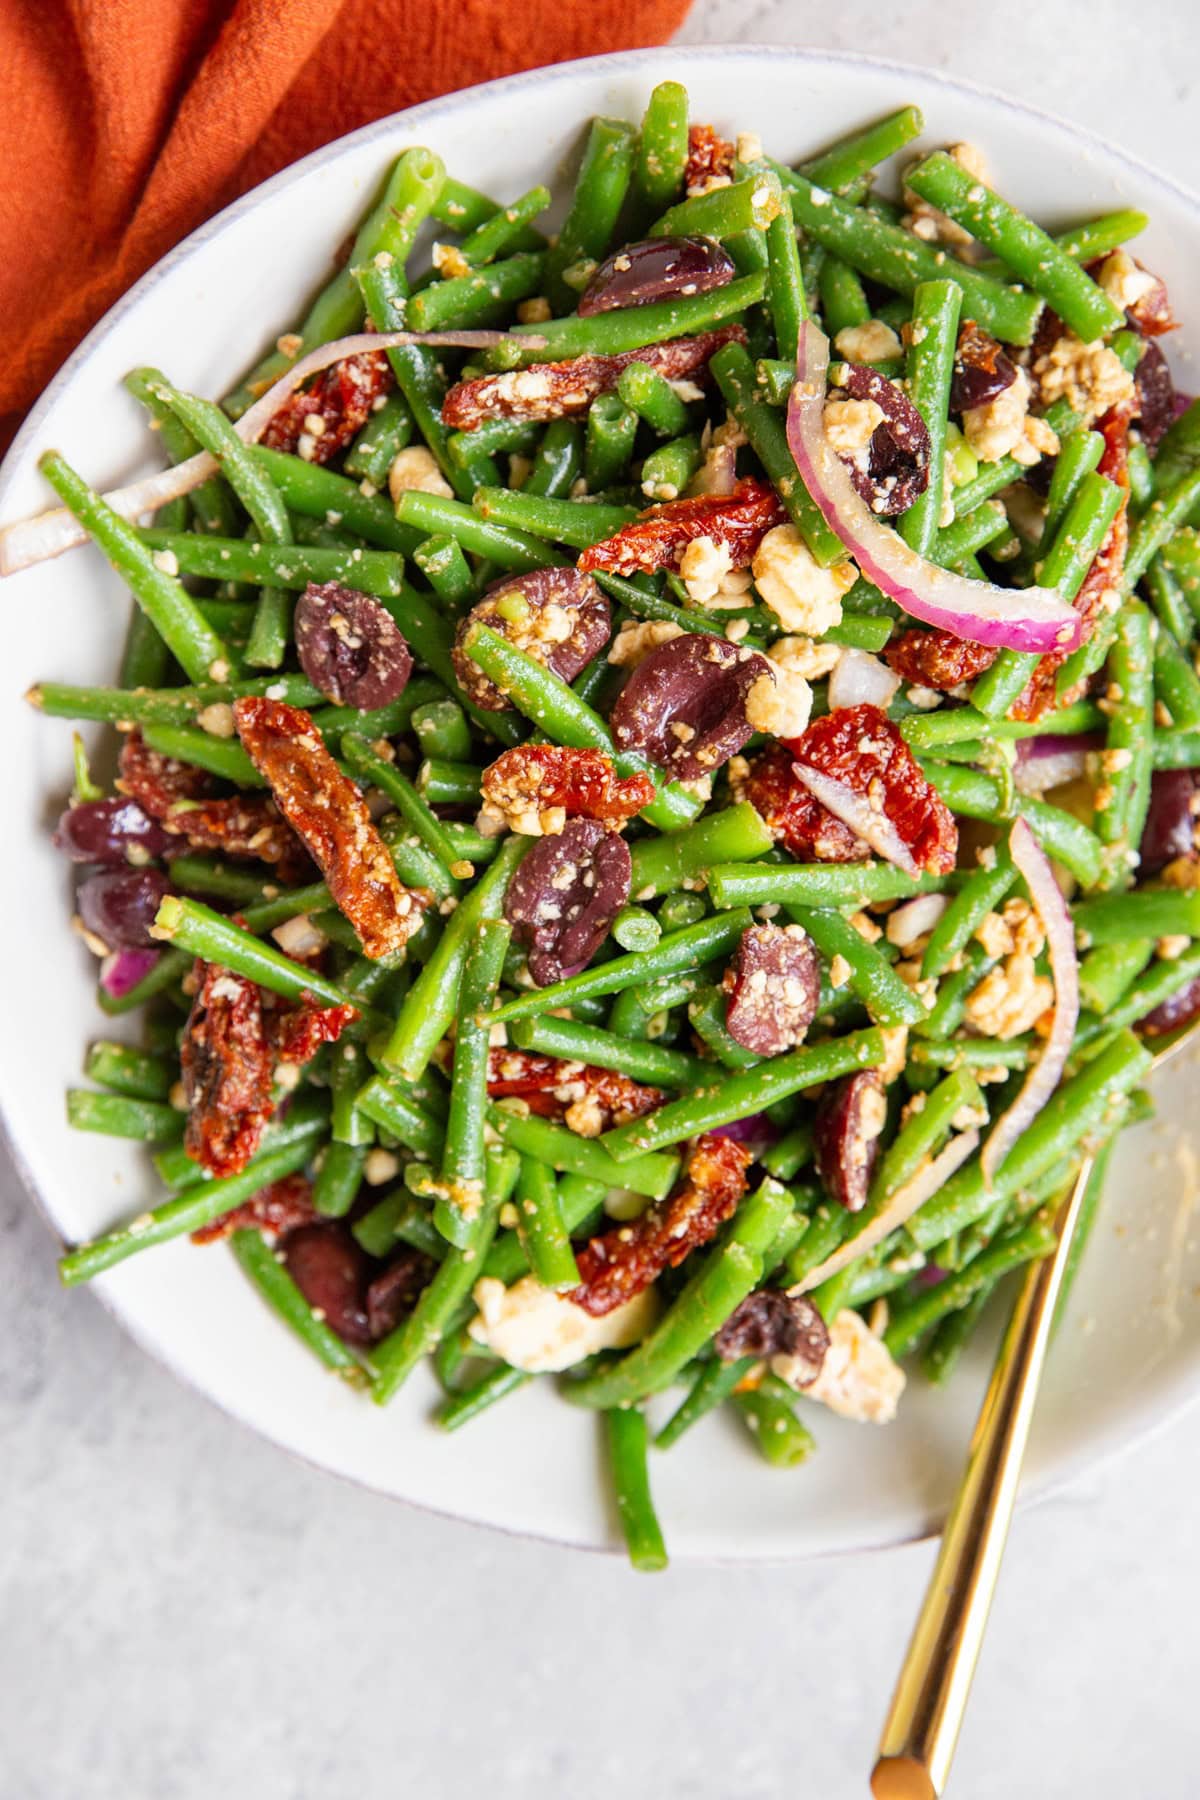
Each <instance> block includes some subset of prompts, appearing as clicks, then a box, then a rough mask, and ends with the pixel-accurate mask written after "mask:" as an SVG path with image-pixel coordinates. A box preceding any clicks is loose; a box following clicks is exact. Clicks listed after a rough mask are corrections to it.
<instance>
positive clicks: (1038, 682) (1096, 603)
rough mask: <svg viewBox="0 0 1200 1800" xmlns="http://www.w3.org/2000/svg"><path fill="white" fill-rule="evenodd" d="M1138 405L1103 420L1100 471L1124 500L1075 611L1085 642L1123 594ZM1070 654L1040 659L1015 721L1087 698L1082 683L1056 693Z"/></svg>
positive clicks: (1116, 408) (1018, 704) (1128, 404)
mask: <svg viewBox="0 0 1200 1800" xmlns="http://www.w3.org/2000/svg"><path fill="white" fill-rule="evenodd" d="M1134 405H1135V403H1134V402H1130V401H1125V402H1123V403H1122V404H1121V405H1119V406H1113V407H1110V408H1109V410H1108V411H1107V412H1106V413H1105V414H1104V417H1103V418H1102V419H1100V420H1098V421H1097V430H1099V431H1100V432H1101V433H1102V434H1103V437H1104V449H1103V452H1102V453H1101V456H1100V461H1099V463H1098V465H1097V468H1098V472H1099V473H1100V474H1101V475H1107V477H1108V479H1109V480H1110V481H1115V482H1116V484H1117V486H1118V487H1119V488H1120V489H1121V490H1122V493H1123V495H1124V498H1123V499H1122V501H1121V505H1120V509H1119V511H1118V512H1117V516H1116V518H1115V519H1114V520H1113V522H1112V525H1111V527H1110V528H1109V533H1108V536H1107V537H1106V538H1105V540H1104V542H1103V544H1101V546H1100V549H1099V551H1098V553H1097V555H1096V556H1095V558H1094V559H1093V562H1092V566H1091V568H1090V569H1089V570H1088V572H1087V574H1086V575H1085V576H1084V578H1083V586H1082V587H1081V588H1080V590H1079V592H1078V593H1077V594H1076V596H1075V600H1074V607H1075V611H1076V612H1077V613H1078V614H1079V616H1080V618H1081V619H1082V620H1083V640H1082V641H1083V642H1084V643H1086V642H1087V640H1088V638H1090V637H1091V635H1092V633H1093V631H1094V630H1095V629H1096V625H1097V622H1098V620H1099V619H1100V616H1101V614H1102V613H1103V612H1104V611H1105V601H1106V597H1107V596H1108V595H1109V594H1115V593H1118V592H1119V591H1120V586H1121V576H1122V573H1123V571H1124V568H1125V552H1126V550H1127V548H1128V545H1129V426H1130V421H1131V419H1132V417H1133V413H1134ZM1069 654H1070V652H1069V651H1066V650H1048V651H1047V652H1046V654H1045V656H1043V657H1042V658H1041V659H1040V661H1039V662H1038V664H1037V667H1036V668H1035V669H1034V671H1033V674H1032V675H1031V676H1030V677H1029V680H1028V682H1027V683H1026V685H1025V688H1024V691H1023V692H1022V693H1021V694H1019V695H1018V697H1017V699H1016V700H1015V701H1014V702H1013V705H1012V707H1011V709H1010V711H1011V715H1012V717H1013V718H1014V719H1040V718H1041V716H1042V714H1043V713H1045V712H1050V711H1052V710H1053V709H1054V708H1055V707H1058V706H1069V705H1071V704H1072V702H1073V701H1075V700H1078V699H1080V698H1081V697H1082V695H1083V692H1084V687H1085V684H1084V683H1082V682H1080V683H1077V684H1076V686H1075V687H1073V688H1072V689H1071V691H1070V692H1069V693H1066V694H1061V695H1060V694H1058V693H1057V691H1056V685H1057V676H1058V671H1059V669H1060V667H1061V666H1062V664H1063V663H1064V662H1065V661H1066V660H1067V657H1068V655H1069Z"/></svg>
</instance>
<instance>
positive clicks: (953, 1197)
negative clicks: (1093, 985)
mask: <svg viewBox="0 0 1200 1800" xmlns="http://www.w3.org/2000/svg"><path fill="white" fill-rule="evenodd" d="M1149 1066H1150V1055H1149V1052H1148V1051H1146V1050H1143V1049H1142V1047H1141V1045H1140V1044H1139V1043H1138V1041H1137V1039H1136V1038H1134V1037H1133V1036H1132V1035H1131V1034H1130V1033H1129V1032H1127V1031H1120V1032H1118V1033H1117V1034H1116V1036H1115V1037H1114V1038H1113V1041H1112V1042H1111V1043H1110V1044H1109V1045H1108V1047H1107V1048H1106V1049H1104V1050H1102V1051H1101V1052H1100V1054H1099V1055H1097V1056H1096V1057H1095V1058H1094V1059H1093V1060H1092V1061H1091V1062H1089V1063H1086V1064H1085V1065H1084V1067H1083V1068H1082V1069H1080V1070H1079V1072H1078V1073H1077V1074H1075V1075H1073V1076H1072V1077H1071V1078H1070V1079H1069V1080H1068V1081H1066V1082H1064V1083H1063V1084H1062V1085H1061V1086H1060V1087H1059V1088H1058V1090H1057V1091H1056V1092H1055V1093H1054V1094H1053V1095H1052V1096H1051V1098H1050V1099H1049V1101H1047V1103H1046V1105H1045V1106H1044V1107H1043V1108H1042V1110H1041V1112H1040V1113H1039V1114H1038V1116H1037V1118H1036V1119H1035V1120H1034V1121H1033V1123H1032V1124H1031V1125H1030V1126H1029V1128H1028V1130H1027V1131H1026V1132H1025V1133H1024V1134H1023V1136H1022V1137H1021V1138H1020V1139H1018V1141H1017V1143H1016V1144H1015V1145H1014V1146H1013V1148H1012V1149H1011V1150H1010V1151H1009V1153H1008V1155H1007V1156H1006V1157H1005V1159H1004V1161H1003V1162H1002V1163H1001V1165H1000V1167H999V1168H998V1169H996V1170H994V1171H993V1173H992V1180H991V1185H990V1187H989V1186H988V1184H987V1182H986V1181H985V1180H984V1176H983V1171H982V1168H981V1167H980V1164H979V1162H978V1160H973V1161H972V1162H970V1163H968V1164H966V1166H965V1167H964V1168H962V1169H959V1170H958V1172H957V1174H955V1175H952V1176H951V1177H950V1180H949V1181H948V1182H947V1183H946V1184H945V1186H944V1187H943V1188H942V1189H941V1191H940V1193H938V1194H937V1195H936V1196H935V1197H934V1198H933V1199H932V1200H930V1201H929V1202H928V1203H927V1204H926V1205H925V1206H923V1207H922V1208H921V1210H920V1211H919V1212H918V1213H916V1214H914V1216H913V1217H912V1219H910V1220H909V1223H908V1231H909V1234H910V1236H911V1237H912V1239H913V1241H914V1242H915V1243H916V1245H917V1247H918V1249H921V1250H931V1249H932V1248H933V1247H934V1245H935V1244H939V1243H941V1242H942V1241H943V1240H944V1239H945V1238H948V1237H951V1236H952V1235H953V1234H954V1233H955V1232H956V1231H961V1230H963V1229H964V1228H965V1227H966V1226H969V1225H973V1224H974V1223H975V1222H976V1220H978V1219H981V1218H982V1217H983V1216H984V1214H985V1213H987V1212H989V1211H990V1210H991V1208H992V1206H993V1205H994V1204H996V1203H997V1202H999V1201H1001V1200H1003V1199H1005V1198H1006V1197H1010V1196H1012V1195H1013V1194H1016V1193H1018V1192H1019V1191H1020V1190H1021V1189H1022V1188H1025V1187H1028V1186H1029V1184H1030V1183H1031V1182H1033V1181H1036V1180H1037V1179H1038V1177H1039V1176H1040V1175H1043V1174H1045V1173H1046V1171H1047V1170H1048V1169H1050V1168H1052V1167H1053V1165H1054V1164H1055V1163H1057V1162H1059V1161H1060V1160H1061V1159H1062V1158H1063V1157H1064V1156H1065V1155H1067V1153H1068V1152H1069V1151H1071V1150H1072V1149H1074V1147H1075V1145H1077V1144H1079V1143H1081V1142H1082V1141H1083V1139H1084V1138H1085V1137H1086V1136H1087V1135H1088V1133H1089V1132H1092V1131H1094V1130H1095V1129H1096V1128H1097V1126H1098V1125H1100V1124H1101V1123H1102V1122H1103V1120H1104V1119H1105V1117H1106V1116H1107V1114H1108V1112H1109V1110H1110V1109H1111V1108H1112V1106H1113V1105H1114V1104H1115V1103H1116V1102H1117V1101H1118V1100H1119V1099H1120V1097H1121V1096H1122V1095H1124V1094H1127V1093H1128V1092H1129V1091H1130V1089H1131V1088H1134V1087H1136V1086H1137V1085H1138V1083H1139V1082H1140V1081H1141V1080H1142V1079H1143V1078H1144V1076H1145V1074H1146V1071H1147V1069H1148V1068H1149Z"/></svg>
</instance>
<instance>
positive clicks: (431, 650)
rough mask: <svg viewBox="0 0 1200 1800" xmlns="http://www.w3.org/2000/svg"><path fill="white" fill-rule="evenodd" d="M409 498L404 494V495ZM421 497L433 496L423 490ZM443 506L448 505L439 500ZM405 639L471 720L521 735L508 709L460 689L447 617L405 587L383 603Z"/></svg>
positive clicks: (506, 735)
mask: <svg viewBox="0 0 1200 1800" xmlns="http://www.w3.org/2000/svg"><path fill="white" fill-rule="evenodd" d="M409 498H411V495H406V496H405V499H406V500H407V499H409ZM422 498H423V499H426V500H431V499H435V498H436V496H435V495H432V494H425V495H423V496H422ZM441 504H442V505H443V506H449V505H452V504H453V502H451V501H442V503H441ZM383 604H384V605H385V606H386V608H387V610H388V612H389V613H390V614H391V616H392V618H393V619H394V620H395V622H396V624H397V625H398V626H399V627H400V630H401V632H402V634H403V636H404V637H405V639H406V640H407V642H408V644H409V646H410V648H411V649H412V651H413V653H414V655H416V656H417V657H419V658H420V660H421V661H422V662H423V663H425V664H426V665H427V666H428V667H429V668H430V669H432V670H433V672H434V674H435V675H436V676H437V678H438V680H439V682H440V683H441V684H442V686H443V688H444V689H445V690H446V691H447V692H448V693H449V694H450V695H451V696H452V698H453V699H455V700H456V701H457V702H458V704H459V705H460V706H461V707H462V709H463V711H464V712H466V713H467V714H469V716H470V717H471V718H472V719H474V721H475V723H476V724H477V725H478V726H479V727H480V728H481V729H482V730H483V731H486V732H488V733H490V735H491V736H492V737H494V738H498V739H499V741H500V742H501V743H502V744H515V743H517V742H518V740H519V739H520V737H521V726H520V721H519V720H518V719H516V718H514V717H513V716H512V715H511V714H509V713H494V712H488V711H487V710H486V709H485V708H484V707H481V706H476V704H475V702H474V701H473V700H472V699H471V698H470V697H469V696H468V695H467V694H466V693H465V692H464V690H463V687H462V684H461V683H460V681H459V679H458V675H457V673H456V671H455V667H454V627H453V625H452V624H451V623H450V621H449V620H447V619H444V618H442V617H440V616H439V615H437V614H436V613H434V611H433V610H432V608H431V607H430V605H429V601H428V597H427V596H426V595H423V594H418V593H417V592H416V590H415V589H414V588H410V587H406V588H405V589H404V591H403V593H400V594H396V595H395V596H393V597H391V598H389V599H387V600H386V601H385V602H384V603H383Z"/></svg>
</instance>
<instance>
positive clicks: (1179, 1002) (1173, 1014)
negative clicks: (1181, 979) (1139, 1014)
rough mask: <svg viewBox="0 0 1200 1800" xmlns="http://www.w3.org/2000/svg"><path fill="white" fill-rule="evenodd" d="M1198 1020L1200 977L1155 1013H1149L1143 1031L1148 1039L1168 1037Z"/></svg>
mask: <svg viewBox="0 0 1200 1800" xmlns="http://www.w3.org/2000/svg"><path fill="white" fill-rule="evenodd" d="M1197 1018H1200V975H1197V976H1195V977H1194V978H1193V979H1192V980H1191V981H1189V982H1187V983H1185V985H1184V986H1183V987H1181V988H1178V989H1177V990H1176V992H1175V993H1173V994H1172V995H1171V998H1170V999H1169V1000H1164V1001H1163V1003H1162V1005H1161V1006H1156V1007H1155V1009H1154V1011H1153V1012H1149V1013H1147V1014H1146V1016H1145V1018H1144V1019H1143V1020H1142V1023H1141V1030H1142V1031H1143V1032H1144V1033H1145V1035H1146V1036H1147V1037H1166V1036H1167V1034H1168V1033H1169V1032H1172V1031H1178V1030H1179V1028H1180V1026H1181V1025H1190V1024H1191V1022H1192V1020H1193V1019H1197Z"/></svg>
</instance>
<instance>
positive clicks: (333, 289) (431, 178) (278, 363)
mask: <svg viewBox="0 0 1200 1800" xmlns="http://www.w3.org/2000/svg"><path fill="white" fill-rule="evenodd" d="M445 177H446V170H445V166H444V165H443V163H442V159H441V157H440V156H436V155H435V154H434V153H433V151H431V150H424V149H420V148H413V149H411V150H405V151H404V152H403V154H402V155H401V156H400V157H399V158H398V159H397V161H396V162H395V164H394V165H393V167H392V170H391V172H390V174H389V175H388V179H387V182H386V184H385V186H384V189H383V192H382V194H381V195H380V197H379V199H378V201H377V202H376V204H375V205H374V207H373V208H372V209H371V211H370V212H369V213H368V214H367V217H366V218H365V219H364V220H363V222H362V224H361V225H360V226H359V228H358V233H357V235H356V237H355V239H354V243H353V245H352V246H351V250H350V254H349V257H348V258H347V260H346V263H345V265H344V266H343V267H342V268H341V269H339V271H338V273H337V274H336V275H335V276H334V278H333V280H332V281H331V282H329V283H328V285H327V286H326V287H324V288H323V289H322V290H321V292H320V293H319V294H318V295H317V298H316V299H315V300H314V302H313V304H312V306H311V308H310V309H309V312H308V315H307V317H306V318H305V319H304V322H303V323H302V324H301V326H300V329H299V331H298V332H296V333H295V334H294V340H295V343H294V348H293V347H292V346H291V345H289V347H288V349H287V350H286V351H284V350H275V351H274V352H272V353H271V354H270V355H269V356H266V357H264V358H263V360H262V362H260V363H258V364H257V366H256V367H255V368H254V369H252V370H251V371H250V373H249V375H247V376H246V378H245V380H244V381H243V382H242V385H241V386H240V387H239V388H237V389H236V390H235V391H234V392H233V393H232V394H229V395H228V396H227V397H226V398H225V400H224V401H223V402H222V405H223V406H224V408H225V411H226V412H227V413H228V414H229V415H230V417H231V418H234V419H239V418H240V417H241V416H242V414H243V413H244V412H245V411H246V408H247V407H248V406H249V405H250V403H251V401H252V400H255V399H257V398H258V396H259V395H260V394H263V393H265V392H266V390H267V388H269V387H270V386H271V384H272V382H274V381H277V380H278V378H279V377H280V376H281V375H283V374H284V373H285V372H286V371H287V370H288V369H289V368H290V367H291V365H292V363H293V362H294V361H295V360H296V358H297V357H300V356H303V355H305V353H306V352H307V351H309V350H312V349H314V348H315V347H316V346H317V345H318V344H327V343H329V342H330V341H331V340H332V339H334V338H340V337H346V336H347V335H348V334H349V333H350V332H352V331H354V330H355V329H356V328H357V326H358V325H359V323H360V321H361V319H362V300H361V298H360V296H359V291H358V287H357V285H356V283H355V281H354V277H353V275H352V274H351V270H352V269H355V268H357V267H358V265H359V264H360V263H367V262H371V261H373V260H374V258H375V257H376V256H379V255H381V254H386V255H390V256H392V257H394V258H395V260H396V261H397V262H398V263H401V264H402V263H403V261H404V258H405V257H406V256H407V254H408V251H409V249H410V247H411V245H412V241H413V237H414V236H415V234H416V231H417V228H418V226H419V225H420V224H421V222H422V220H423V219H425V218H426V217H427V215H428V214H429V212H430V210H431V209H432V207H433V206H434V204H435V202H436V200H437V197H438V194H439V193H440V192H441V189H442V185H443V183H444V181H445Z"/></svg>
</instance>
